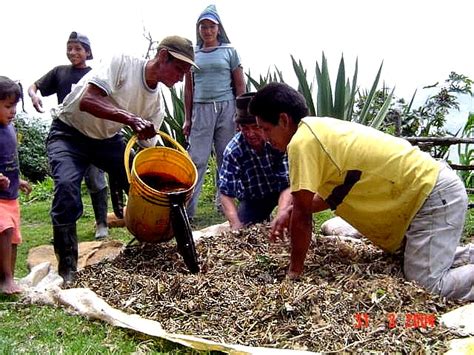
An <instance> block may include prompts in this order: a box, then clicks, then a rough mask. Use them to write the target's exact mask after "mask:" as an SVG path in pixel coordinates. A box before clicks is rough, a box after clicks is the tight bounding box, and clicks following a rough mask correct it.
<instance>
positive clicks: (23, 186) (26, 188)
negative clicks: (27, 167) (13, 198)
mask: <svg viewBox="0 0 474 355" xmlns="http://www.w3.org/2000/svg"><path fill="white" fill-rule="evenodd" d="M20 191H22V192H23V193H25V194H27V195H29V194H30V192H31V185H30V183H29V182H28V181H26V180H23V179H20Z"/></svg>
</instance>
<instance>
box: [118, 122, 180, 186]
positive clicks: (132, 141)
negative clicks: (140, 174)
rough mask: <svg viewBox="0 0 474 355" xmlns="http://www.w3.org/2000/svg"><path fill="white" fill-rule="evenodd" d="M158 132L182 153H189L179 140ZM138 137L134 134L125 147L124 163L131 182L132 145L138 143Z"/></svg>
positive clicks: (158, 132)
mask: <svg viewBox="0 0 474 355" xmlns="http://www.w3.org/2000/svg"><path fill="white" fill-rule="evenodd" d="M156 133H157V134H158V135H160V136H161V138H164V139H165V140H167V141H168V142H170V143H171V144H172V145H173V146H174V147H175V148H176V149H177V150H178V151H180V152H181V153H183V154H186V155H187V154H188V152H187V151H186V150H185V149H184V148H183V146H182V145H181V144H179V143H178V142H177V141H175V140H174V139H173V138H172V137H171V136H170V135H168V134H166V133H164V132H161V131H156ZM137 139H138V138H137V136H136V135H133V136H132V137H131V138H130V139H129V141H128V143H127V147H126V148H125V154H124V156H123V160H124V164H125V172H126V173H127V180H128V182H129V183H131V172H130V152H131V151H132V147H133V145H134V144H135V143H136V141H137Z"/></svg>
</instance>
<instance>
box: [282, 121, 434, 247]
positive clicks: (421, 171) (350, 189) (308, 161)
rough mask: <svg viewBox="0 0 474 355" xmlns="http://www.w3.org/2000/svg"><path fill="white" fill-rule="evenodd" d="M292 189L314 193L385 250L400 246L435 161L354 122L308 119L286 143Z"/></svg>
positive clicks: (431, 184) (427, 189) (423, 197)
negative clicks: (287, 143)
mask: <svg viewBox="0 0 474 355" xmlns="http://www.w3.org/2000/svg"><path fill="white" fill-rule="evenodd" d="M288 161H289V167H290V187H291V191H299V190H308V191H311V192H314V193H318V194H319V195H320V196H321V197H322V198H324V199H325V200H326V202H327V203H328V204H329V205H330V206H331V209H333V210H334V212H335V213H336V214H337V215H338V216H341V217H342V218H344V219H345V220H346V221H347V222H349V223H350V224H351V225H352V226H354V227H355V228H357V230H359V232H361V233H362V234H363V235H365V236H366V237H367V238H369V239H370V240H371V241H372V242H373V243H374V244H376V245H378V246H379V247H381V248H382V249H384V250H386V251H388V252H394V251H396V250H397V249H399V248H400V246H401V243H402V240H403V237H404V235H405V232H406V230H407V229H408V226H409V225H410V223H411V220H412V219H413V217H414V216H415V214H416V213H417V211H418V210H419V209H420V207H421V206H422V205H423V203H424V201H425V200H426V198H427V196H428V195H429V194H430V192H431V190H432V189H433V187H434V185H435V183H436V180H437V177H438V173H439V163H438V162H437V161H436V160H434V159H433V158H431V157H430V156H429V154H427V153H425V152H422V151H420V150H419V149H418V148H417V147H414V146H412V145H411V144H410V143H409V142H408V141H406V140H404V139H401V138H397V137H394V136H391V135H389V134H385V133H382V132H380V131H378V130H376V129H373V128H370V127H367V126H363V125H360V124H357V123H353V122H348V121H342V120H338V119H334V118H329V117H306V118H305V119H303V120H302V122H301V123H300V125H299V127H298V130H297V131H296V133H295V135H294V136H293V137H292V139H291V141H290V143H289V145H288Z"/></svg>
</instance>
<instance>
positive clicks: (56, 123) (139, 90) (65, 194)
mask: <svg viewBox="0 0 474 355" xmlns="http://www.w3.org/2000/svg"><path fill="white" fill-rule="evenodd" d="M192 65H194V66H195V65H196V64H195V63H194V51H193V47H192V43H191V41H190V40H188V39H185V38H182V37H179V36H170V37H166V38H164V39H163V40H162V41H161V42H160V43H159V46H158V49H157V53H156V56H155V57H154V58H153V59H150V60H145V59H142V58H134V57H130V56H126V55H120V56H117V57H114V58H112V60H111V61H110V62H109V63H107V64H106V65H104V66H102V67H100V68H98V69H97V70H92V71H91V72H89V73H88V74H87V75H86V76H84V77H83V78H82V79H81V81H80V82H79V83H78V84H77V85H76V87H74V89H73V90H72V91H71V93H70V94H69V95H68V96H67V97H66V98H65V100H64V102H63V104H62V105H59V106H58V107H57V108H55V109H53V118H54V120H53V123H52V124H51V129H50V132H49V136H48V139H47V150H48V159H49V164H50V167H51V173H52V176H53V179H54V185H55V188H54V199H53V203H52V207H51V220H52V224H53V237H54V250H55V253H56V256H57V258H58V272H59V275H60V276H62V277H63V279H64V281H65V282H70V281H72V280H73V278H74V274H75V271H76V268H77V258H78V251H77V234H76V221H77V220H78V219H79V217H80V216H81V214H82V212H83V208H82V201H81V181H82V178H83V176H84V172H85V170H86V168H87V166H89V165H90V164H93V165H95V166H97V167H99V168H100V169H102V170H104V171H106V172H107V173H108V174H109V175H110V176H113V178H114V179H116V180H117V181H118V182H119V184H120V185H121V187H122V189H123V190H124V191H128V182H127V178H126V173H125V168H124V164H123V155H124V151H125V143H124V141H123V137H122V135H121V133H120V131H121V129H122V127H124V126H129V127H130V128H131V129H132V130H133V131H134V132H135V133H136V135H137V137H138V139H140V140H142V141H144V144H146V140H151V139H153V138H154V137H155V135H156V130H157V129H159V127H160V126H161V123H162V121H163V117H164V115H163V109H162V103H161V92H160V83H162V84H164V85H166V86H167V87H171V86H173V85H174V84H176V83H177V82H179V81H182V80H183V77H184V75H185V74H186V73H187V72H189V70H190V68H191V66H192ZM148 144H150V141H148Z"/></svg>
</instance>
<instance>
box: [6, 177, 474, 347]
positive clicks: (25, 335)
mask: <svg viewBox="0 0 474 355" xmlns="http://www.w3.org/2000/svg"><path fill="white" fill-rule="evenodd" d="M212 183H213V182H212V181H206V185H205V187H204V191H203V195H202V198H201V200H200V204H199V208H198V213H197V215H196V217H195V219H194V225H195V228H196V229H200V228H203V227H206V226H209V225H213V224H216V223H221V222H223V221H224V218H223V217H222V216H221V215H220V214H218V213H216V210H215V207H214V194H213V191H212V188H210V186H212ZM42 188H44V187H42V186H39V187H38V189H39V190H41V189H42ZM45 190H46V192H45V196H42V198H41V199H44V200H41V201H38V200H36V201H35V202H32V203H28V202H23V203H22V224H23V225H22V234H23V244H22V245H21V246H20V247H19V249H18V260H17V267H16V276H17V277H23V276H26V275H27V274H28V270H27V266H26V259H27V255H28V250H29V249H30V248H32V247H35V246H38V245H43V244H48V243H49V241H50V239H51V237H52V231H51V225H50V220H49V208H50V204H51V202H50V201H51V200H50V195H49V194H48V189H47V188H46V189H45ZM83 200H84V215H83V217H82V218H81V219H80V221H79V223H78V238H79V240H80V241H92V240H94V218H93V211H92V207H91V204H90V199H89V197H88V195H87V194H86V193H85V194H84V196H83ZM473 215H474V213H472V212H471V213H470V214H469V216H468V220H467V222H466V235H465V238H464V239H465V240H468V239H470V238H471V236H472V235H473V231H474V216H473ZM331 216H332V215H331V213H325V214H322V215H319V216H318V217H317V219H316V220H315V225H316V228H318V227H319V226H320V225H321V223H322V222H323V221H324V220H326V219H328V218H330V217H331ZM110 234H111V238H113V239H118V240H121V241H124V242H128V241H130V240H131V236H130V234H129V233H128V232H127V231H126V229H124V228H116V229H111V230H110ZM14 353H24V354H36V353H51V354H53V353H55V354H56V353H62V354H79V353H80V354H129V353H138V354H140V353H173V354H202V352H195V351H191V350H189V349H187V348H183V347H182V346H180V345H177V344H173V343H170V342H167V341H162V340H159V339H154V338H150V337H147V336H144V335H142V334H139V333H136V332H133V331H129V330H124V329H121V328H117V327H112V326H110V325H107V324H105V323H102V322H98V321H90V320H88V319H85V318H83V317H77V316H71V315H70V314H68V313H67V312H66V311H65V310H63V309H58V308H52V307H40V306H31V305H25V304H23V303H21V302H20V301H19V298H18V297H16V296H2V295H0V354H14Z"/></svg>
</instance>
